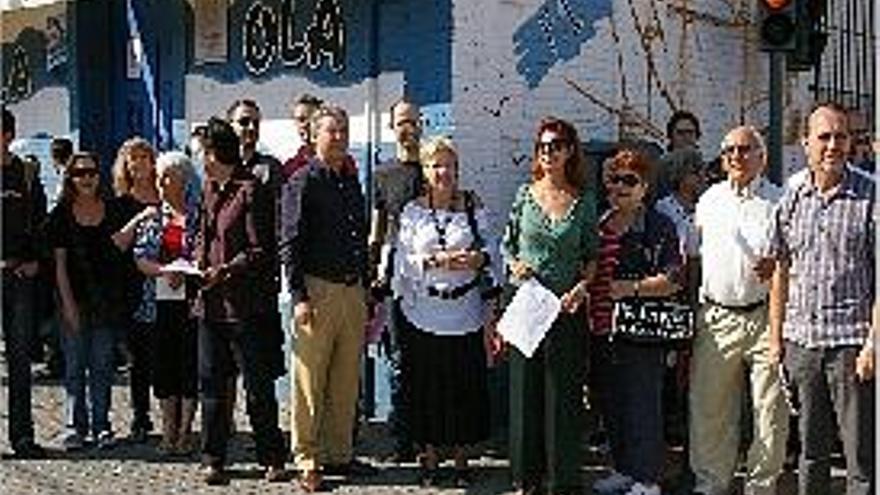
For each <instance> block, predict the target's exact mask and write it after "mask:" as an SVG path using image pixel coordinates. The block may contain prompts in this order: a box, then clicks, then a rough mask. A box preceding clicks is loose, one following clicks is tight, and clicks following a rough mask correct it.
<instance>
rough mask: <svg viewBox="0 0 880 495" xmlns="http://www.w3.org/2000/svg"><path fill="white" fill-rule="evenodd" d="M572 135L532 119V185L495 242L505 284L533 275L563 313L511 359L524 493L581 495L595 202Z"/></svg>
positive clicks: (515, 456)
mask: <svg viewBox="0 0 880 495" xmlns="http://www.w3.org/2000/svg"><path fill="white" fill-rule="evenodd" d="M586 177H587V170H586V162H585V159H584V155H583V152H582V150H581V146H580V141H579V140H578V136H577V131H575V129H574V127H573V126H572V125H571V124H569V123H568V122H565V121H563V120H560V119H555V118H546V119H544V120H542V121H541V124H540V125H539V127H538V132H537V134H536V140H535V147H534V158H533V165H532V181H531V183H530V184H525V185H523V186H522V187H521V188H520V190H519V192H518V193H517V196H516V200H515V202H514V204H513V208H512V212H511V215H510V220H509V221H508V224H507V229H506V232H505V236H504V244H503V250H504V253H505V261H506V263H507V267H508V269H509V271H510V274H511V278H512V282H513V283H514V284H516V283H518V282H521V281H523V280H525V279H528V278H531V277H534V278H535V279H536V280H538V281H539V282H540V283H541V284H542V285H544V286H545V287H547V288H548V289H550V290H552V291H553V292H554V293H555V294H556V295H558V296H559V297H560V298H561V299H562V312H561V313H560V315H559V316H558V317H557V319H556V321H555V322H554V323H553V326H552V327H551V329H550V330H549V331H548V333H547V335H546V336H545V337H544V340H543V341H542V342H541V345H540V347H539V348H538V350H537V351H536V352H535V354H534V355H533V356H532V357H530V358H527V357H525V356H524V355H523V354H522V353H520V352H519V351H518V350H516V349H513V350H512V352H511V360H510V435H511V437H510V461H511V470H512V472H513V479H514V483H515V484H516V485H517V486H518V487H519V489H521V490H522V492H523V493H540V492H543V490H544V484H545V483H546V484H547V488H548V489H549V490H550V492H551V493H580V491H581V488H580V476H579V474H578V471H579V469H580V464H581V459H580V455H579V453H580V451H581V450H582V444H581V434H580V432H581V427H582V410H583V401H582V394H583V383H584V372H585V362H584V361H585V356H586V342H587V341H586V331H585V328H584V323H583V322H584V321H585V318H584V317H579V316H576V315H575V313H577V312H578V310H579V309H580V307H581V303H582V301H583V299H584V296H585V294H586V287H587V281H588V279H589V278H590V275H591V273H592V271H593V270H594V268H595V263H594V260H595V257H596V247H597V240H598V236H597V231H596V221H597V218H596V204H595V195H594V192H593V190H592V188H590V187H587V180H586Z"/></svg>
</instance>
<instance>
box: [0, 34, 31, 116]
mask: <svg viewBox="0 0 880 495" xmlns="http://www.w3.org/2000/svg"><path fill="white" fill-rule="evenodd" d="M4 72H5V73H6V77H5V78H4V80H3V101H6V102H16V101H19V100H24V99H26V98H27V97H29V96H30V95H31V93H33V91H34V79H33V76H32V74H31V66H30V60H29V59H28V54H27V51H25V49H24V47H22V46H21V45H18V44H16V45H14V46H13V47H12V54H11V56H10V57H9V66H8V68H7V69H6V70H5V71H4Z"/></svg>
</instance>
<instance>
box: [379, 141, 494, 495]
mask: <svg viewBox="0 0 880 495" xmlns="http://www.w3.org/2000/svg"><path fill="white" fill-rule="evenodd" d="M421 155H422V158H421V162H422V171H423V175H424V177H425V182H426V188H425V190H426V192H425V194H424V195H422V196H420V197H419V198H416V199H414V200H412V201H410V202H409V203H408V204H407V205H406V206H405V207H404V209H403V212H402V213H401V216H400V231H399V233H398V237H397V247H396V252H397V253H398V254H397V256H395V265H396V266H395V270H394V278H393V288H394V292H395V294H396V295H397V296H398V297H400V300H401V303H400V304H401V306H400V307H401V311H402V312H403V318H402V319H401V322H402V324H403V328H401V329H400V331H399V336H400V338H401V382H402V383H401V388H402V389H403V391H404V395H405V401H406V403H407V404H408V405H409V407H408V408H407V411H408V412H409V415H408V417H407V418H405V420H406V424H407V425H409V429H410V432H409V434H410V438H411V439H412V440H413V441H414V442H415V443H416V445H417V446H418V447H419V448H420V449H421V450H422V455H421V460H422V473H421V483H422V485H423V486H432V485H433V484H434V483H435V482H436V477H437V475H436V473H437V466H438V464H439V462H440V457H439V456H440V453H439V452H440V450H439V449H443V450H450V449H451V451H452V453H453V456H454V462H455V466H454V468H455V480H454V481H455V484H456V485H457V486H459V487H466V486H467V485H468V484H469V483H470V481H471V475H470V471H469V470H468V458H467V450H466V448H467V446H470V445H475V444H476V443H478V442H480V441H482V440H485V439H486V438H487V437H488V433H489V420H488V419H489V418H488V415H487V413H488V400H489V397H488V390H487V384H486V368H487V367H486V349H485V348H484V342H487V340H485V339H484V332H486V333H487V334H488V333H489V332H491V331H492V329H491V328H492V326H491V322H492V319H493V318H494V311H492V309H493V308H492V307H491V305H492V303H493V301H491V300H489V299H491V295H492V291H489V290H487V289H488V287H487V286H486V285H487V284H485V283H484V282H485V281H486V280H485V279H483V278H482V276H481V275H483V274H489V273H490V271H489V268H490V267H491V266H492V265H491V264H490V262H491V261H493V258H494V260H495V261H497V249H496V248H495V247H494V243H492V242H491V240H490V239H489V234H488V220H487V218H486V211H485V209H484V208H483V207H482V205H480V204H479V201H478V198H476V196H475V195H474V194H473V193H471V192H468V191H461V190H459V189H458V163H459V162H458V152H457V151H456V149H455V146H454V145H453V143H452V141H451V140H450V139H448V138H445V137H438V138H434V139H432V140H430V141H428V143H427V144H425V145H424V146H423V147H422V152H421ZM493 255H494V256H493ZM491 272H494V270H492V271H491ZM492 275H495V276H491V275H490V279H491V280H488V281H489V282H490V283H489V284H488V285H489V286H494V285H495V283H494V281H495V280H498V277H497V273H492Z"/></svg>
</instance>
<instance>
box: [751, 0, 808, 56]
mask: <svg viewBox="0 0 880 495" xmlns="http://www.w3.org/2000/svg"><path fill="white" fill-rule="evenodd" d="M798 3H801V2H800V1H798V0H758V5H759V8H760V9H761V16H760V22H761V23H760V26H759V27H760V30H761V50H762V51H765V52H790V51H793V50H794V49H795V40H796V38H797V37H796V36H795V32H796V30H797V7H798Z"/></svg>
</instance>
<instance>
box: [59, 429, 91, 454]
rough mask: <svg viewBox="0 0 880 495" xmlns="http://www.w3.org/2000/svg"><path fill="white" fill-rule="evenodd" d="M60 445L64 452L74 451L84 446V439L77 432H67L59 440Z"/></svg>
mask: <svg viewBox="0 0 880 495" xmlns="http://www.w3.org/2000/svg"><path fill="white" fill-rule="evenodd" d="M61 446H62V447H63V448H64V451H65V452H76V451H77V450H82V449H83V447H84V446H85V439H84V438H83V436H82V435H80V434H79V433H68V434H67V435H65V436H64V438H63V439H62V440H61Z"/></svg>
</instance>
